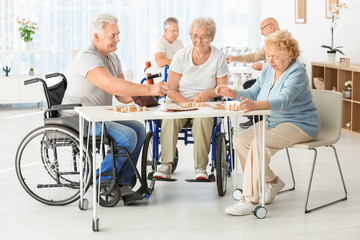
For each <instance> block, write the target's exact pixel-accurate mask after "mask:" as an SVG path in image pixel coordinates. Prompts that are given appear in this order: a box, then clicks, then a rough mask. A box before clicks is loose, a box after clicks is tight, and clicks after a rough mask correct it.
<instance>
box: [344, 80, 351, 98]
mask: <svg viewBox="0 0 360 240" xmlns="http://www.w3.org/2000/svg"><path fill="white" fill-rule="evenodd" d="M344 86H345V87H346V89H345V90H344V91H343V98H346V99H350V98H351V89H352V81H351V80H349V81H346V82H345V84H344Z"/></svg>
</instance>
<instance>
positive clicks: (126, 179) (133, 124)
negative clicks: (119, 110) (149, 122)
mask: <svg viewBox="0 0 360 240" xmlns="http://www.w3.org/2000/svg"><path fill="white" fill-rule="evenodd" d="M118 123H121V124H123V125H125V126H127V127H129V128H131V129H133V130H134V131H135V132H136V136H137V142H136V146H135V148H134V150H133V151H132V152H130V155H131V158H132V159H133V161H134V163H135V165H136V164H137V162H138V159H139V155H140V151H141V148H142V146H143V144H144V141H145V127H144V124H143V123H141V122H139V121H121V122H118ZM133 175H134V168H133V167H132V165H131V164H130V162H129V161H126V162H125V163H124V165H123V167H122V169H121V170H120V172H119V174H118V183H119V184H122V185H130V183H131V178H132V176H133Z"/></svg>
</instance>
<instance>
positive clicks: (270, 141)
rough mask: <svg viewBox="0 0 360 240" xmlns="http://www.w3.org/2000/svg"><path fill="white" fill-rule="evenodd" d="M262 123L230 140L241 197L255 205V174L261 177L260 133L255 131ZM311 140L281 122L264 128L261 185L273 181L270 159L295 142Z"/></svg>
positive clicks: (257, 188) (256, 196) (292, 126)
mask: <svg viewBox="0 0 360 240" xmlns="http://www.w3.org/2000/svg"><path fill="white" fill-rule="evenodd" d="M262 124H263V123H262V121H261V122H258V123H257V124H255V125H254V126H252V127H250V128H248V129H247V130H245V131H244V132H243V133H241V134H239V135H238V136H237V137H236V138H235V141H234V143H235V148H236V151H237V154H238V156H239V159H240V164H241V168H242V170H243V172H244V176H243V194H242V196H244V197H246V198H247V199H249V200H251V201H253V202H255V203H257V202H259V185H258V184H259V173H260V174H261V168H259V160H260V161H261V158H260V144H259V134H260V135H261V133H262V131H260V132H259V129H260V128H261V130H262ZM259 126H260V128H259ZM254 127H255V129H256V140H257V144H256V143H255V138H254ZM260 137H261V136H260ZM312 139H313V138H312V137H311V136H309V135H308V134H306V133H305V132H304V131H303V130H302V129H301V128H299V127H297V126H296V125H294V124H291V123H282V124H279V125H278V126H276V127H275V128H272V129H268V128H265V182H270V181H272V180H274V179H275V178H276V175H275V174H274V172H273V171H272V170H271V169H270V167H269V164H270V158H271V156H273V155H275V153H277V152H278V151H279V150H282V149H284V148H286V147H290V146H291V145H293V144H295V143H300V142H307V141H310V140H312ZM256 146H257V148H256ZM256 151H258V152H256ZM257 157H258V158H257ZM260 166H261V165H260ZM258 170H259V171H258Z"/></svg>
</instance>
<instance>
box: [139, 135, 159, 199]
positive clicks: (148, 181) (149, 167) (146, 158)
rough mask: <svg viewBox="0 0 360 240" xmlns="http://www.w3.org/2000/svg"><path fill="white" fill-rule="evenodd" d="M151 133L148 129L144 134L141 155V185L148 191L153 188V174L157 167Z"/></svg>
mask: <svg viewBox="0 0 360 240" xmlns="http://www.w3.org/2000/svg"><path fill="white" fill-rule="evenodd" d="M153 134H154V133H153V132H152V131H149V132H148V133H147V134H146V137H145V142H144V146H143V151H142V157H141V178H142V181H143V183H142V185H143V187H146V188H148V189H149V192H150V193H151V192H152V191H153V190H154V186H155V180H153V175H154V173H155V172H156V169H157V164H156V162H155V159H154V154H153V144H154V141H153Z"/></svg>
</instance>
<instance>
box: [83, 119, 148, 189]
mask: <svg viewBox="0 0 360 240" xmlns="http://www.w3.org/2000/svg"><path fill="white" fill-rule="evenodd" d="M105 126H106V133H107V134H108V135H109V136H110V137H111V138H112V139H113V140H114V146H115V147H124V148H126V149H127V150H128V151H129V152H130V155H131V158H132V159H133V161H134V164H135V165H136V163H137V161H138V158H139V154H140V151H141V147H142V145H143V143H144V141H145V128H144V126H143V124H142V123H141V122H138V121H118V122H105ZM100 134H101V123H96V135H97V136H98V135H100ZM90 136H92V130H91V128H90ZM121 152H123V151H121ZM129 161H130V159H128V158H127V157H116V158H115V162H116V168H117V171H118V175H117V178H118V179H117V181H118V184H121V185H130V184H131V178H132V176H133V175H134V168H133V167H132V166H131V163H130V162H129ZM112 172H113V164H112V157H111V153H108V154H106V157H105V159H104V161H102V163H101V175H102V176H101V180H105V179H112ZM104 173H108V174H110V175H109V176H103V174H104ZM98 174H99V169H98V170H97V171H96V175H98Z"/></svg>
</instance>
